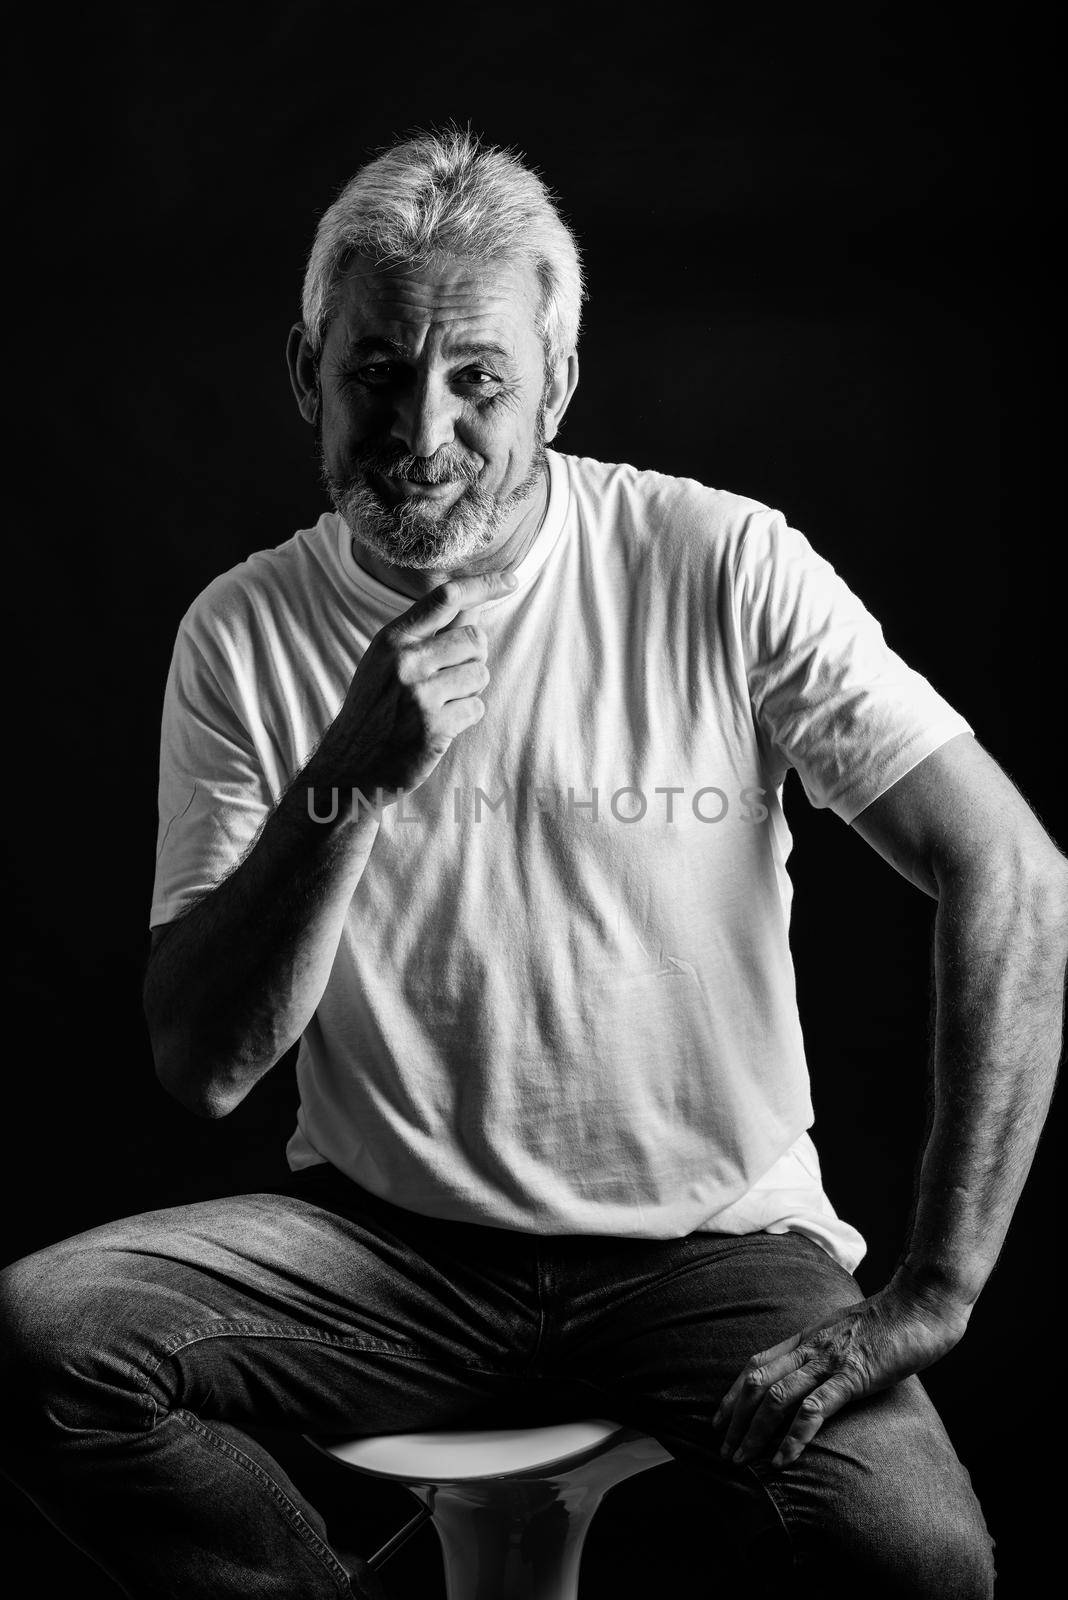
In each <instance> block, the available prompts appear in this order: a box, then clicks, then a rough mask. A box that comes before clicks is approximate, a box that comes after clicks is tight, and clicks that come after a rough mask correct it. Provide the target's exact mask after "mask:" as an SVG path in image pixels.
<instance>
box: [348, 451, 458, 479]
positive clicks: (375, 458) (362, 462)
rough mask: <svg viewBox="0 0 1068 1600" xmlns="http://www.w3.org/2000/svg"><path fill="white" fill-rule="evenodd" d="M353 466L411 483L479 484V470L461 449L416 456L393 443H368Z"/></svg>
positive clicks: (365, 471) (366, 471)
mask: <svg viewBox="0 0 1068 1600" xmlns="http://www.w3.org/2000/svg"><path fill="white" fill-rule="evenodd" d="M354 465H355V466H356V468H357V470H358V471H359V472H360V473H361V474H366V473H369V472H377V473H380V474H381V475H382V476H383V477H387V478H407V479H408V480H409V481H410V482H411V483H477V482H478V473H479V469H478V467H476V466H475V464H474V462H473V461H470V460H469V459H468V458H467V457H466V456H465V455H462V454H461V453H460V451H458V450H454V449H451V448H449V447H447V446H446V447H443V448H442V449H441V450H436V451H435V452H434V454H433V455H432V456H413V455H410V454H409V453H408V451H406V450H404V449H402V448H400V447H399V446H398V445H396V444H394V443H385V442H383V443H382V444H378V445H368V446H367V447H366V448H365V449H363V450H361V451H359V453H358V454H357V455H356V457H355V461H354Z"/></svg>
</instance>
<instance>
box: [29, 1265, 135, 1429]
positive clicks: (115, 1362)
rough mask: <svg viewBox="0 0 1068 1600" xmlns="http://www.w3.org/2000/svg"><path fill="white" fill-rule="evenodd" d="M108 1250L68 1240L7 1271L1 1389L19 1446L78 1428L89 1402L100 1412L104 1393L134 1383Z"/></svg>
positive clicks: (80, 1425) (111, 1406)
mask: <svg viewBox="0 0 1068 1600" xmlns="http://www.w3.org/2000/svg"><path fill="white" fill-rule="evenodd" d="M104 1255H105V1252H103V1251H96V1250H94V1249H92V1248H85V1247H82V1248H78V1247H77V1245H76V1242H75V1241H72V1240H67V1241H65V1242H64V1243H62V1244H58V1245H53V1246H50V1247H49V1248H47V1249H45V1250H39V1251H37V1252H35V1253H34V1254H33V1255H30V1256H26V1257H24V1258H23V1259H22V1260H21V1261H16V1262H13V1263H12V1265H11V1266H9V1267H6V1268H5V1269H4V1270H3V1272H0V1386H2V1392H3V1403H4V1408H5V1434H6V1436H7V1437H8V1439H9V1440H11V1441H12V1443H13V1444H15V1445H16V1446H17V1447H24V1446H25V1445H26V1444H28V1443H30V1441H31V1439H43V1438H44V1436H45V1435H47V1434H50V1433H53V1432H54V1431H55V1430H59V1431H61V1432H62V1431H67V1432H73V1431H75V1430H78V1429H79V1428H81V1427H82V1426H84V1425H85V1422H86V1407H87V1405H93V1406H95V1407H96V1408H97V1409H98V1410H99V1409H100V1408H101V1400H102V1397H103V1395H104V1392H105V1391H108V1390H111V1391H113V1392H114V1393H115V1394H118V1393H120V1392H121V1390H122V1389H123V1388H125V1387H128V1385H127V1384H126V1383H125V1380H124V1379H123V1377H122V1374H123V1365H124V1364H123V1361H122V1356H121V1350H120V1346H121V1327H122V1316H121V1313H120V1309H119V1307H120V1304H121V1297H116V1295H115V1294H113V1293H110V1292H109V1289H108V1282H107V1280H108V1276H109V1274H108V1272H107V1270H106V1265H105V1262H104ZM112 1287H113V1286H112ZM127 1404H128V1402H127ZM104 1409H105V1410H107V1411H112V1410H113V1409H114V1408H113V1405H106V1406H105V1407H104Z"/></svg>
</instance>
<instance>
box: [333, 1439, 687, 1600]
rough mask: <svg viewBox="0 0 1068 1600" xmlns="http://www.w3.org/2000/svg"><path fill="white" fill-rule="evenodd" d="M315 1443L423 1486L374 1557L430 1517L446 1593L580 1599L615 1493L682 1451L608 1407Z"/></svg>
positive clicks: (461, 1599)
mask: <svg viewBox="0 0 1068 1600" xmlns="http://www.w3.org/2000/svg"><path fill="white" fill-rule="evenodd" d="M311 1443H312V1444H314V1445H315V1446H316V1447H317V1448H318V1449H320V1450H323V1451H325V1452H326V1454H327V1455H330V1456H333V1457H334V1459H335V1460H337V1461H340V1462H343V1463H344V1465H345V1466H347V1467H349V1468H352V1469H354V1470H355V1471H356V1472H361V1473H364V1474H365V1475H369V1476H371V1477H375V1478H383V1479H387V1480H390V1481H392V1482H394V1483H399V1484H403V1485H404V1487H405V1488H406V1489H408V1490H409V1491H410V1492H411V1493H412V1494H413V1495H414V1496H415V1498H416V1499H417V1500H418V1501H419V1503H420V1505H421V1506H422V1508H423V1509H422V1511H421V1513H420V1514H419V1515H417V1516H416V1517H415V1518H414V1519H413V1520H412V1522H410V1523H409V1524H408V1525H407V1526H406V1527H404V1528H402V1529H401V1530H400V1532H399V1533H398V1534H396V1535H395V1536H394V1537H393V1538H392V1539H391V1540H389V1542H388V1543H387V1544H385V1545H383V1547H382V1549H381V1550H379V1551H377V1552H376V1553H375V1554H374V1555H373V1556H371V1557H370V1558H369V1559H368V1561H367V1565H368V1566H369V1567H370V1568H371V1569H372V1570H376V1569H377V1568H379V1567H381V1566H382V1565H383V1564H384V1562H386V1561H387V1560H389V1558H390V1556H392V1555H393V1554H394V1552H395V1551H396V1550H397V1549H399V1548H400V1546H401V1544H403V1543H404V1541H405V1539H406V1538H407V1537H408V1536H409V1535H410V1534H411V1533H412V1532H414V1531H415V1529H416V1528H417V1527H418V1526H419V1525H420V1524H421V1523H422V1522H423V1521H425V1520H430V1521H432V1522H433V1524H434V1529H435V1532H436V1533H437V1535H438V1539H439V1540H440V1543H441V1550H442V1557H443V1561H444V1568H445V1590H446V1595H447V1600H577V1595H578V1574H579V1562H580V1560H581V1556H582V1545H583V1541H584V1540H585V1537H586V1533H587V1531H588V1529H589V1526H590V1522H591V1521H592V1519H593V1514H594V1512H595V1511H596V1510H597V1507H598V1506H599V1505H600V1503H601V1499H602V1497H603V1496H604V1494H605V1493H606V1492H607V1490H609V1489H610V1488H611V1487H612V1486H613V1484H616V1483H622V1482H623V1480H624V1479H625V1478H631V1477H633V1476H634V1475H635V1473H638V1472H645V1471H647V1470H648V1468H650V1467H656V1466H659V1465H660V1463H661V1462H663V1461H670V1460H671V1455H670V1453H669V1452H668V1451H667V1450H665V1449H664V1447H663V1446H662V1445H660V1444H658V1443H657V1441H656V1440H655V1439H651V1438H649V1437H648V1436H647V1435H645V1434H643V1433H641V1432H640V1431H638V1430H637V1429H634V1428H629V1427H626V1426H624V1425H623V1424H622V1423H619V1422H611V1421H608V1420H606V1419H604V1418H600V1417H592V1418H591V1417H587V1418H582V1419H579V1420H577V1421H574V1422H557V1423H552V1424H550V1425H549V1426H546V1427H540V1428H522V1427H513V1428H493V1429H483V1430H477V1431H476V1430H471V1431H469V1432H444V1431H436V1432H433V1433H397V1434H378V1435H374V1436H366V1437H362V1438H355V1439H352V1438H347V1439H333V1438H323V1437H318V1438H313V1439H312V1440H311Z"/></svg>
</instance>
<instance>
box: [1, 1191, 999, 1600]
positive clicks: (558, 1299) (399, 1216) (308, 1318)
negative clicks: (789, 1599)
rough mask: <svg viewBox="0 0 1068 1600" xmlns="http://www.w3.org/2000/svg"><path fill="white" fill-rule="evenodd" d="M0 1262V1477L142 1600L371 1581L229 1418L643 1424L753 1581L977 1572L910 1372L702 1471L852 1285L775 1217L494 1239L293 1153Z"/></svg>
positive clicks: (954, 1584) (939, 1589)
mask: <svg viewBox="0 0 1068 1600" xmlns="http://www.w3.org/2000/svg"><path fill="white" fill-rule="evenodd" d="M0 1281H2V1286H3V1288H2V1296H0V1301H2V1310H3V1319H4V1331H3V1338H2V1347H3V1350H4V1362H5V1365H6V1366H8V1367H9V1369H10V1370H9V1372H8V1375H7V1382H6V1385H5V1395H4V1398H3V1416H4V1419H5V1421H4V1427H3V1430H2V1434H3V1440H2V1459H3V1465H4V1469H5V1471H6V1472H7V1473H8V1475H9V1476H10V1477H11V1478H12V1479H13V1480H14V1481H15V1482H16V1483H17V1484H18V1485H19V1486H20V1487H21V1488H22V1489H23V1490H25V1492H26V1493H27V1494H28V1495H29V1496H30V1497H31V1499H32V1500H33V1501H34V1502H35V1503H36V1504H37V1505H38V1506H39V1507H40V1509H41V1510H42V1511H43V1512H44V1513H45V1515H46V1516H47V1517H49V1518H50V1520H51V1521H52V1522H54V1523H55V1524H56V1526H57V1527H59V1528H60V1529H61V1530H62V1531H63V1532H64V1533H65V1534H66V1535H67V1537H68V1538H70V1539H72V1540H73V1541H74V1542H75V1543H76V1544H77V1545H79V1546H80V1547H81V1548H82V1549H83V1550H84V1551H86V1552H87V1553H88V1554H89V1555H90V1556H91V1557H92V1558H93V1559H94V1560H95V1561H97V1562H98V1563H99V1564H100V1566H102V1567H103V1568H104V1569H105V1570H106V1571H107V1572H109V1573H110V1574H111V1575H112V1576H113V1578H114V1579H115V1580H116V1581H117V1583H118V1584H119V1586H120V1587H121V1588H122V1589H123V1590H124V1591H125V1592H126V1593H127V1594H128V1595H131V1596H135V1597H143V1600H170V1597H172V1596H174V1597H176V1600H177V1597H179V1596H182V1597H189V1596H199V1595H203V1596H204V1597H210V1600H231V1597H232V1600H271V1597H279V1600H283V1597H284V1600H319V1597H322V1600H327V1597H328V1596H329V1597H331V1600H336V1597H337V1596H351V1595H364V1594H373V1593H375V1592H376V1589H375V1585H374V1580H373V1579H370V1578H369V1577H368V1576H367V1574H366V1571H365V1570H363V1569H359V1570H357V1572H356V1573H355V1574H351V1573H350V1572H349V1571H347V1570H346V1567H345V1566H343V1565H342V1563H341V1561H340V1560H339V1559H338V1556H337V1554H336V1552H335V1551H334V1550H333V1549H332V1548H331V1547H330V1544H329V1541H328V1538H327V1532H326V1528H325V1525H324V1523H323V1520H322V1518H321V1516H320V1515H319V1514H318V1512H317V1511H316V1510H315V1509H314V1507H312V1506H311V1505H309V1504H308V1502H307V1500H306V1499H305V1497H304V1496H303V1495H302V1494H301V1493H300V1491H299V1490H298V1489H297V1488H296V1486H295V1485H294V1484H293V1483H292V1481H291V1480H290V1479H289V1477H288V1476H287V1474H286V1473H285V1472H284V1471H283V1470H282V1468H281V1467H280V1465H279V1464H278V1463H277V1462H276V1461H275V1460H274V1458H273V1457H272V1456H271V1455H270V1454H269V1453H268V1451H267V1450H266V1449H265V1448H264V1447H263V1446H262V1444H261V1443H258V1442H257V1441H256V1440H254V1439H253V1438H251V1437H250V1436H249V1434H248V1433H247V1432H246V1431H245V1430H246V1428H249V1427H252V1428H259V1429H264V1430H270V1429H289V1430H293V1431H294V1432H299V1433H312V1434H338V1435H344V1434H355V1433H385V1432H407V1431H422V1430H425V1429H429V1428H462V1427H467V1426H475V1425H479V1426H487V1425H493V1423H495V1422H497V1423H501V1424H503V1423H505V1422H511V1421H530V1422H536V1421H542V1420H545V1421H548V1420H557V1419H558V1418H560V1417H563V1416H567V1415H571V1416H576V1415H594V1416H606V1417H612V1418H614V1419H616V1420H618V1421H620V1422H626V1423H630V1424H633V1425H635V1426H637V1427H640V1428H642V1429H644V1430H646V1431H647V1432H649V1433H651V1434H653V1435H655V1436H656V1438H658V1439H660V1440H661V1441H662V1442H663V1444H664V1445H665V1446H666V1448H667V1449H668V1450H670V1451H671V1453H672V1454H673V1455H674V1456H675V1457H676V1458H677V1460H678V1461H680V1462H681V1463H684V1464H685V1465H687V1466H688V1467H690V1468H692V1469H693V1471H694V1472H695V1473H698V1474H701V1475H702V1482H703V1483H706V1484H707V1488H708V1494H709V1506H710V1524H709V1525H710V1530H713V1531H712V1532H710V1538H713V1537H715V1533H714V1530H715V1528H716V1526H717V1523H716V1520H715V1511H716V1508H717V1507H718V1508H719V1509H720V1511H722V1512H724V1513H725V1515H724V1516H723V1518H722V1519H721V1521H720V1523H719V1526H721V1527H729V1528H730V1529H732V1530H733V1532H734V1533H735V1534H736V1535H737V1536H738V1537H739V1538H741V1539H743V1540H744V1541H745V1542H746V1543H747V1544H748V1547H749V1548H750V1550H751V1552H752V1558H753V1565H752V1573H753V1579H752V1584H751V1586H750V1587H749V1593H750V1594H752V1595H756V1594H759V1593H761V1592H767V1593H769V1594H770V1593H777V1594H783V1593H789V1594H791V1595H802V1594H809V1593H811V1594H812V1595H816V1594H818V1595H819V1596H820V1597H821V1600H829V1597H830V1596H832V1595H842V1596H845V1595H847V1594H848V1595H849V1596H850V1597H851V1600H854V1597H856V1596H858V1595H863V1596H865V1597H866V1600H870V1597H873V1596H879V1595H886V1596H891V1595H892V1596H916V1597H919V1596H924V1597H930V1600H934V1597H937V1600H958V1597H959V1600H964V1597H967V1600H976V1597H979V1596H987V1595H990V1594H991V1593H992V1590H993V1568H992V1562H991V1543H990V1539H989V1536H988V1535H987V1532H986V1529H985V1526H984V1523H983V1519H982V1515H981V1513H980V1510H979V1507H978V1505H977V1503H976V1500H975V1496H974V1494H973V1493H972V1489H971V1485H970V1483H969V1480H968V1475H967V1473H966V1472H965V1470H964V1468H963V1467H962V1466H961V1464H960V1462H959V1461H958V1460H957V1458H956V1455H955V1454H954V1451H953V1448H952V1446H951V1444H950V1442H949V1439H948V1438H947V1436H946V1433H945V1430H944V1429H943V1427H942V1424H941V1422H940V1421H939V1419H938V1416H937V1414H936V1412H935V1410H934V1408H933V1406H932V1405H931V1403H930V1401H929V1400H928V1398H927V1395H926V1393H925V1392H924V1390H923V1388H922V1386H921V1384H920V1383H919V1381H918V1380H917V1379H915V1378H912V1379H910V1380H908V1382H906V1383H903V1384H899V1385H898V1386H896V1387H895V1388H893V1389H890V1390H886V1391H884V1392H883V1393H881V1394H878V1395H875V1396H873V1397H871V1398H869V1399H867V1400H865V1401H863V1402H861V1403H859V1404H856V1405H854V1406H852V1407H851V1408H847V1409H846V1410H844V1411H842V1412H840V1413H839V1414H838V1415H837V1416H835V1417H834V1418H832V1419H831V1420H830V1421H828V1422H827V1423H826V1424H825V1426H824V1428H823V1429H822V1431H821V1432H820V1433H819V1434H818V1436H817V1438H816V1439H815V1441H814V1442H813V1443H812V1444H810V1445H809V1447H808V1448H807V1450H805V1451H804V1453H803V1454H802V1456H801V1458H800V1460H798V1461H797V1462H796V1463H795V1464H794V1465H793V1466H791V1467H788V1468H785V1469H781V1470H773V1469H771V1468H770V1467H757V1468H752V1467H742V1468H736V1467H727V1466H724V1465H722V1464H721V1463H720V1460H719V1453H718V1444H717V1440H716V1438H715V1437H714V1435H713V1430H712V1426H711V1420H712V1417H713V1414H714V1413H715V1410H716V1406H717V1404H718V1402H719V1400H720V1398H721V1396H722V1395H723V1393H724V1392H725V1390H726V1388H727V1387H728V1386H729V1384H730V1382H731V1381H732V1379H733V1378H734V1376H735V1375H736V1373H737V1372H738V1369H739V1368H740V1367H741V1366H742V1364H743V1363H744V1362H745V1361H746V1360H747V1359H748V1357H749V1356H750V1355H751V1354H753V1353H754V1352H755V1351H756V1350H759V1349H762V1348H764V1347H766V1346H768V1345H771V1344H774V1343H776V1342H777V1341H778V1340H780V1339H783V1338H785V1337H786V1336H787V1335H788V1334H791V1333H794V1332H796V1331H797V1330H799V1329H800V1328H802V1327H804V1326H805V1325H807V1324H809V1323H812V1322H814V1321H816V1320H817V1319H818V1318H820V1317H822V1316H825V1315H826V1314H827V1313H828V1312H830V1311H832V1310H833V1309H834V1308H836V1307H841V1306H846V1305H849V1304H851V1303H853V1302H855V1301H856V1300H858V1299H860V1298H861V1292H860V1290H859V1289H858V1287H857V1284H856V1282H855V1281H854V1279H853V1278H852V1277H850V1275H849V1274H848V1273H846V1272H844V1271H842V1270H841V1269H840V1268H839V1267H838V1266H836V1265H835V1263H834V1262H833V1261H832V1260H831V1259H830V1257H829V1256H827V1255H826V1254H825V1252H824V1251H823V1250H821V1249H820V1248H819V1246H817V1245H815V1244H812V1243H811V1242H810V1241H809V1240H806V1239H804V1238H802V1237H800V1236H798V1235H794V1234H787V1235H779V1236H772V1235H768V1234H751V1235H748V1236H745V1237H742V1238H736V1237H727V1236H724V1235H717V1234H691V1235H690V1236H689V1237H687V1238H684V1239H671V1240H641V1239H613V1238H586V1237H578V1236H563V1237H560V1236H539V1235H534V1234H525V1233H516V1232H513V1231H509V1230H504V1229H498V1228H488V1227H479V1226H476V1225H474V1224H468V1223H457V1222H443V1221H437V1220H434V1219H432V1218H428V1217H423V1216H419V1215H417V1214H415V1213H413V1212H408V1211H404V1210H402V1209H400V1208H398V1207H396V1206H393V1205H390V1204H388V1203H387V1202H385V1201H382V1200H379V1199H377V1198H375V1197H374V1196H371V1195H369V1194H366V1193H365V1192H364V1191H363V1190H361V1189H359V1188H358V1187H357V1186H356V1185H355V1184H353V1183H351V1182H350V1181H349V1180H348V1179H347V1178H345V1177H343V1176H342V1175H340V1174H339V1173H337V1172H335V1171H334V1170H333V1169H332V1168H329V1167H315V1168H311V1169H309V1170H307V1171H305V1172H302V1173H297V1174H294V1176H293V1178H292V1180H291V1181H290V1183H289V1184H288V1185H286V1186H285V1189H284V1190H282V1191H279V1192H274V1193H265V1194H252V1195H240V1196H237V1197H235V1198H232V1199H225V1200H213V1201H208V1202H204V1203H200V1204H195V1205H186V1206H180V1207H177V1208H174V1209H172V1210H166V1211H156V1212H150V1213H148V1214H147V1215H145V1216H140V1217H131V1218H128V1219H126V1220H125V1221H121V1222H113V1223H109V1224H107V1225H106V1226H104V1227H99V1228H94V1229H92V1230H91V1231H90V1232H88V1233H84V1234H80V1235H78V1236H76V1237H74V1238H72V1239H68V1240H66V1241H64V1242H63V1243H61V1244H57V1245H54V1246H52V1247H51V1248H49V1249H47V1250H42V1251H40V1252H38V1253H36V1254H34V1255H32V1256H28V1257H27V1258H26V1259H25V1260H23V1261H21V1262H18V1263H16V1264H15V1265H14V1266H12V1267H9V1268H8V1269H7V1271H6V1272H5V1273H4V1274H3V1278H2V1280H0ZM350 1565H351V1563H350ZM709 1571H710V1578H709V1585H708V1587H709V1593H710V1594H711V1593H712V1591H713V1589H714V1587H715V1580H714V1574H715V1562H714V1560H712V1559H710V1563H709Z"/></svg>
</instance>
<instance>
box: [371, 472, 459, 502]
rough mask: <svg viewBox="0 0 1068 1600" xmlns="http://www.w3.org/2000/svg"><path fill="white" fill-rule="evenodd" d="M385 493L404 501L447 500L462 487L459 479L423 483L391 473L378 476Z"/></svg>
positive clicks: (419, 480)
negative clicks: (385, 490)
mask: <svg viewBox="0 0 1068 1600" xmlns="http://www.w3.org/2000/svg"><path fill="white" fill-rule="evenodd" d="M378 477H379V479H380V482H382V483H383V484H384V485H385V487H386V489H387V491H388V492H389V493H390V494H393V495H399V496H400V497H401V498H402V499H404V500H447V499H448V498H449V497H450V496H451V495H452V494H454V493H455V491H456V490H457V489H462V488H463V487H464V484H463V480H462V479H461V478H448V479H446V481H445V482H444V483H424V482H423V481H422V480H421V479H418V478H405V477H398V476H396V475H395V474H394V473H392V472H384V473H381V474H378Z"/></svg>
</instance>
